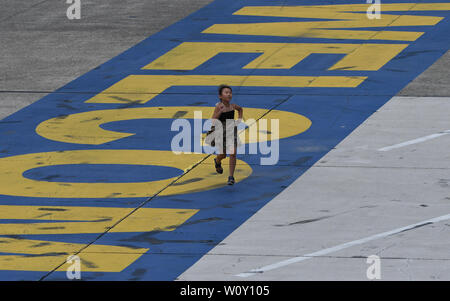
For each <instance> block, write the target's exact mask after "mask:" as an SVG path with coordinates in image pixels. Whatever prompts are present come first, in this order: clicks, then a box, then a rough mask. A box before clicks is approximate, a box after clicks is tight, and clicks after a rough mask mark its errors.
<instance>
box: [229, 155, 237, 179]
mask: <svg viewBox="0 0 450 301" xmlns="http://www.w3.org/2000/svg"><path fill="white" fill-rule="evenodd" d="M235 168H236V151H235V152H234V153H233V154H230V177H232V176H233V175H234V169H235Z"/></svg>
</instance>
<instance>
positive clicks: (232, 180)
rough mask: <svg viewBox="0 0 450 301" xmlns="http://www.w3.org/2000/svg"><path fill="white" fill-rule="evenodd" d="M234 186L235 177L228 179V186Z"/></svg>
mask: <svg viewBox="0 0 450 301" xmlns="http://www.w3.org/2000/svg"><path fill="white" fill-rule="evenodd" d="M233 184H234V177H231V176H230V177H228V185H233Z"/></svg>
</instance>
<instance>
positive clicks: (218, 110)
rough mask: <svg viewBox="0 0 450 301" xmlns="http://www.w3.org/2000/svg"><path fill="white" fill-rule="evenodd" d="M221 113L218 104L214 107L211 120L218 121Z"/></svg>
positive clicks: (220, 107)
mask: <svg viewBox="0 0 450 301" xmlns="http://www.w3.org/2000/svg"><path fill="white" fill-rule="evenodd" d="M221 112H222V106H221V105H220V103H219V104H217V105H216V108H215V109H214V112H213V115H212V117H211V119H219V116H220V113H221Z"/></svg>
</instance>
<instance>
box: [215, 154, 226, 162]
mask: <svg viewBox="0 0 450 301" xmlns="http://www.w3.org/2000/svg"><path fill="white" fill-rule="evenodd" d="M226 157H227V155H226V154H218V155H217V157H216V161H217V163H218V164H220V162H221V161H222V160H223V159H225V158H226Z"/></svg>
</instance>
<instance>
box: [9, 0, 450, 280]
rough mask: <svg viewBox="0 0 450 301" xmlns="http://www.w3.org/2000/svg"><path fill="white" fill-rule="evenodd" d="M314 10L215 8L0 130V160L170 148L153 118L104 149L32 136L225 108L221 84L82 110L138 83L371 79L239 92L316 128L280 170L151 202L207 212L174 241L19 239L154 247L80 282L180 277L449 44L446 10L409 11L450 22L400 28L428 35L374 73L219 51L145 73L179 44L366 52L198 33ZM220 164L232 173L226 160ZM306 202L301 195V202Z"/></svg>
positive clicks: (146, 236) (68, 175)
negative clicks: (77, 122) (118, 87)
mask: <svg viewBox="0 0 450 301" xmlns="http://www.w3.org/2000/svg"><path fill="white" fill-rule="evenodd" d="M363 2H364V3H365V1H358V0H353V1H352V0H346V1H321V3H320V4H348V3H358V4H360V3H363ZM403 2H405V3H408V2H407V1H386V0H385V1H383V3H403ZM411 2H414V1H411ZM415 2H418V1H415ZM420 2H433V1H420ZM434 2H445V1H442V0H441V1H434ZM311 4H317V3H315V2H314V3H312V2H311V1H304V0H295V1H293V0H283V1H281V0H280V1H274V0H257V1H256V0H246V1H243V0H239V1H228V0H216V1H214V2H213V3H211V4H210V5H208V6H206V7H204V8H203V9H201V10H199V11H197V12H196V13H194V14H192V15H190V16H189V17H187V18H186V19H183V20H181V21H179V22H178V23H176V24H174V25H172V26H170V27H168V28H166V29H165V30H163V31H161V32H159V33H157V34H155V35H153V36H151V37H149V38H148V39H146V40H144V41H142V42H141V43H139V44H138V45H136V46H134V47H133V48H131V49H129V50H127V51H126V52H124V53H123V54H121V55H119V56H117V57H115V58H113V59H111V60H110V61H108V62H107V63H105V64H103V65H101V66H99V67H97V68H95V69H94V70H92V71H90V72H88V73H87V74H85V75H83V76H81V77H79V78H78V79H76V80H74V81H73V82H71V83H69V84H67V85H66V86H64V87H62V88H60V89H59V90H57V91H55V93H51V94H49V95H48V96H46V97H44V98H42V99H41V100H39V101H37V102H36V103H33V104H32V105H30V106H28V107H26V108H24V109H22V110H20V111H19V112H17V113H15V114H13V115H11V116H9V117H7V118H5V119H3V120H2V121H0V137H1V143H0V157H8V156H14V155H19V154H29V153H37V152H49V151H59V150H78V149H80V150H81V149H151V150H170V141H171V139H172V137H173V135H174V133H172V132H170V124H171V120H148V119H147V120H134V121H121V122H115V123H110V124H108V125H105V126H104V128H106V129H110V130H117V131H122V132H131V133H136V135H134V136H131V137H128V138H124V139H120V140H117V141H114V142H111V143H107V144H104V145H99V146H89V145H76V144H70V143H62V142H56V141H51V140H47V139H45V138H43V137H41V136H39V135H37V134H36V132H35V128H36V126H37V125H38V124H39V123H41V122H42V121H45V120H47V119H50V118H54V117H56V116H60V115H67V114H73V113H78V112H85V111H90V110H100V109H115V108H123V107H127V108H130V107H151V106H198V105H200V106H213V105H214V104H215V103H216V102H217V101H218V99H217V96H216V88H215V87H204V86H202V87H172V88H169V89H167V90H166V91H165V93H164V94H161V95H159V96H157V97H156V98H154V99H152V100H151V101H149V102H147V103H146V104H141V105H139V104H136V105H126V106H125V105H123V104H94V103H89V104H88V103H85V101H86V100H87V99H89V98H91V97H92V96H94V95H95V94H97V93H98V92H101V91H103V90H104V89H106V88H108V87H110V86H111V85H113V84H114V83H116V82H117V81H119V80H121V79H123V78H125V77H127V76H128V75H131V74H203V75H208V74H211V75H250V74H251V75H285V76H286V75H287V76H293V75H308V76H310V75H346V76H349V75H357V76H368V79H367V80H366V81H365V82H364V83H363V84H361V85H360V86H359V87H358V88H284V87H279V88H264V87H259V88H256V87H240V88H239V89H237V88H235V89H234V98H233V101H234V102H236V103H238V104H239V105H241V106H243V107H244V109H245V108H248V107H254V108H266V109H276V110H285V111H290V112H295V113H298V114H301V115H304V116H306V117H308V118H309V119H310V120H311V121H312V126H311V128H310V129H309V130H308V131H306V132H305V133H302V134H300V135H297V136H294V137H290V138H286V139H282V140H281V141H280V160H279V162H278V164H277V165H274V166H261V165H259V159H260V155H241V156H239V159H240V160H243V161H245V162H247V163H248V164H250V165H251V167H252V169H253V173H252V175H251V176H250V177H249V178H247V179H245V180H243V181H242V182H240V183H238V184H236V185H235V186H233V187H227V186H225V187H222V188H219V189H214V190H208V191H203V192H198V193H190V194H183V195H175V196H163V197H161V196H157V197H155V198H153V199H152V200H151V201H150V202H148V203H146V204H145V206H144V207H147V208H184V209H189V208H192V209H200V211H199V212H198V213H197V214H196V215H194V216H193V217H192V218H191V219H189V220H188V221H187V222H186V223H185V224H184V225H182V226H181V227H179V228H177V229H176V230H175V231H173V232H151V233H108V234H106V235H104V236H102V237H101V238H100V239H98V240H96V239H97V238H98V234H66V235H28V236H22V237H23V238H29V239H38V240H49V241H62V242H74V243H90V242H92V241H94V240H96V241H95V244H104V245H108V244H111V245H127V246H134V247H140V248H149V249H150V251H149V252H148V253H147V254H145V255H143V256H142V257H141V258H139V259H138V260H137V261H135V262H134V263H133V264H131V265H130V266H128V267H127V268H126V269H125V270H124V271H122V272H120V273H88V272H85V273H82V277H83V279H84V280H94V279H95V280H130V279H132V280H174V279H176V278H177V276H178V275H180V274H181V273H182V272H183V271H185V270H186V269H188V268H189V267H190V266H191V265H193V264H194V263H195V262H196V261H197V260H199V259H200V258H201V257H202V256H203V255H204V254H206V253H207V252H208V251H209V250H211V249H212V248H213V247H214V246H216V245H217V244H218V243H220V242H221V241H222V240H223V239H224V238H225V237H226V236H228V235H229V234H230V233H231V232H232V231H233V230H235V229H236V228H237V227H239V226H240V225H241V224H242V223H244V222H245V221H246V220H247V219H248V218H250V217H251V216H252V215H253V214H254V213H256V212H257V211H258V210H259V209H260V208H262V207H263V206H264V205H265V204H266V203H268V202H270V200H272V199H273V198H274V197H275V196H276V195H277V194H279V193H280V192H281V191H282V190H283V189H285V188H286V187H287V186H289V184H291V183H292V182H293V181H294V180H296V179H297V178H298V177H299V176H301V175H302V174H303V173H304V172H305V171H306V170H308V168H309V167H311V166H312V165H313V164H314V163H315V162H317V161H318V160H319V159H320V158H321V157H323V156H324V155H325V154H326V153H327V152H328V151H330V150H331V149H332V148H333V147H334V146H336V145H337V144H338V143H339V142H340V141H342V140H343V139H344V138H345V137H346V136H347V135H349V134H350V133H351V132H352V131H353V130H354V129H355V128H356V127H358V126H359V125H360V124H361V123H362V122H363V121H364V120H366V119H367V118H368V117H369V116H370V115H371V114H372V113H373V112H375V111H376V110H377V109H378V108H380V107H381V106H382V105H383V104H385V103H386V102H387V101H388V100H389V99H390V98H391V97H392V96H394V95H396V93H398V91H400V90H401V89H402V88H403V87H404V86H405V85H406V84H408V83H409V82H410V81H412V80H413V79H414V78H415V77H416V76H418V75H419V74H420V73H422V72H423V71H424V70H425V69H426V68H428V67H429V66H430V65H431V64H432V63H434V62H435V61H436V60H437V59H438V58H439V57H440V56H441V55H443V54H444V53H445V52H446V51H447V50H448V47H449V36H450V18H449V17H450V12H448V11H447V12H444V11H435V12H413V13H408V14H415V15H429V16H442V17H446V18H445V19H444V20H442V21H441V22H440V23H439V24H437V25H436V26H434V27H428V26H424V27H408V28H406V29H404V30H412V31H424V32H425V34H424V35H423V36H422V37H421V38H419V39H418V40H417V41H415V42H412V43H411V45H410V46H409V47H407V48H406V49H405V50H404V51H403V52H402V53H400V54H399V55H398V56H397V57H396V58H394V59H393V60H392V61H390V62H389V63H388V64H386V65H385V66H384V67H383V68H382V69H380V70H379V71H376V72H362V71H361V72H358V71H327V68H329V67H330V66H331V65H333V64H334V63H335V62H336V61H337V60H339V59H340V58H341V57H342V56H341V55H312V56H310V57H309V58H307V59H305V60H304V61H302V62H301V63H299V64H298V65H296V66H295V67H294V68H292V69H290V70H248V69H242V67H243V66H245V65H246V64H247V63H248V62H249V61H250V60H252V59H253V58H255V57H256V55H254V54H220V55H217V56H216V57H214V58H213V59H211V60H210V61H208V62H207V63H205V64H203V65H201V66H200V67H198V68H196V69H195V70H192V71H185V72H182V73H180V72H174V71H158V70H140V69H141V68H142V67H143V66H145V65H147V64H148V63H149V62H151V61H153V60H154V59H156V58H158V57H159V56H161V55H162V54H164V53H166V52H167V51H169V50H170V49H172V48H174V47H175V46H177V45H179V44H180V43H182V42H184V41H218V42H219V41H220V42H223V41H233V42H238V41H241V42H277V43H295V42H296V43H299V42H302V43H308V42H311V43H342V42H343V43H361V41H360V40H344V41H343V40H330V39H311V38H282V37H265V36H261V37H258V36H234V35H211V34H201V31H202V30H204V29H206V28H208V27H209V26H211V25H213V24H216V23H245V22H269V21H278V20H283V21H284V20H285V19H284V18H271V17H264V18H262V17H247V16H231V15H232V13H233V12H235V11H236V10H238V9H240V8H241V7H243V6H250V5H286V6H287V5H311ZM398 14H402V13H398ZM293 20H296V19H293ZM296 21H297V20H296ZM396 29H397V28H396ZM397 30H398V29H397ZM402 30H403V28H402ZM364 42H365V41H364ZM375 42H379V43H399V42H389V41H375ZM369 43H372V42H369ZM73 92H77V93H73ZM244 114H245V113H244ZM224 162H225V163H226V164H228V163H227V160H226V161H224ZM212 171H213V170H212ZM180 173H181V171H180V170H178V169H175V168H170V167H156V166H155V167H142V166H134V167H133V166H131V165H126V166H125V165H123V166H122V165H121V166H117V165H116V166H100V165H93V166H88V167H87V166H82V165H80V166H62V165H61V166H53V167H45V168H37V169H33V170H29V171H27V172H26V173H25V174H24V176H25V177H27V178H30V179H35V180H47V181H72V182H76V181H79V182H96V181H97V182H139V181H148V180H159V179H162V178H168V177H173V176H176V175H179V174H180ZM225 180H226V177H225V176H224V181H225ZM299 197H300V198H301V195H300V196H299ZM145 201H147V199H146V198H126V199H120V198H114V199H107V198H105V199H92V198H91V199H77V198H73V199H59V198H32V197H14V196H7V195H1V196H0V205H36V206H38V205H46V206H93V207H126V208H136V207H137V206H139V205H140V204H142V203H143V202H145ZM45 274H47V272H20V271H0V280H37V279H40V278H41V277H42V276H44V275H45ZM65 277H66V276H65V273H64V272H53V273H51V274H50V275H49V276H48V277H46V278H45V279H46V280H60V279H61V280H62V279H66V278H65Z"/></svg>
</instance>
